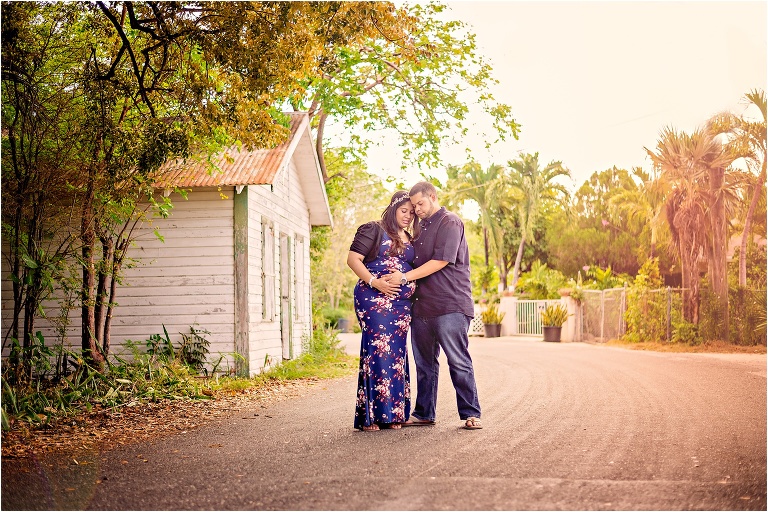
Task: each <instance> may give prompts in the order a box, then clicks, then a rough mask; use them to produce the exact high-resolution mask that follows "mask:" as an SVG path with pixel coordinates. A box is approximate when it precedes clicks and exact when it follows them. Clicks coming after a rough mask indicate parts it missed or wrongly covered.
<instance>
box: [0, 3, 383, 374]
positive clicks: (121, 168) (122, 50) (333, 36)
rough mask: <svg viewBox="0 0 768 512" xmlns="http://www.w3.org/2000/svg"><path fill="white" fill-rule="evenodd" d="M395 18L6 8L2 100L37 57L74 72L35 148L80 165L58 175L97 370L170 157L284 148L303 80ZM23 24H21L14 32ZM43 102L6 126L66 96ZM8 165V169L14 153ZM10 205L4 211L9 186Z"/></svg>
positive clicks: (344, 11)
mask: <svg viewBox="0 0 768 512" xmlns="http://www.w3.org/2000/svg"><path fill="white" fill-rule="evenodd" d="M62 11H64V12H65V15H62V14H61V12H62ZM396 12H397V11H396V10H395V9H394V7H393V6H392V5H391V4H385V3H379V2H359V3H358V2H328V3H326V2H313V3H310V2H111V3H106V2H95V3H72V4H65V5H59V4H56V3H32V2H25V3H20V4H19V5H18V7H17V6H15V5H14V4H13V3H5V4H3V10H2V16H3V91H4V92H5V90H6V84H7V83H8V82H6V77H8V80H16V81H17V83H19V84H22V85H25V84H24V82H23V80H25V79H26V76H25V75H24V73H23V72H22V73H19V72H18V70H24V69H27V68H28V67H29V66H27V68H25V63H24V62H23V61H22V59H23V58H26V57H25V55H27V56H29V55H31V56H32V57H33V58H31V59H29V60H30V61H31V62H32V63H35V64H36V63H37V60H35V59H46V58H48V59H49V60H48V61H45V62H44V66H42V67H43V68H45V69H48V68H51V67H54V66H58V67H59V68H60V69H61V70H63V72H62V73H59V74H53V73H50V72H48V73H47V75H45V76H48V77H55V78H56V79H57V80H59V82H55V83H44V84H42V85H43V86H44V87H48V88H49V89H57V88H58V92H60V93H63V97H64V98H67V99H69V100H70V102H71V109H70V110H69V111H68V115H69V116H70V117H69V118H68V119H67V121H68V123H59V124H52V123H51V122H50V119H49V118H48V117H44V118H40V117H38V120H39V121H38V124H39V125H40V126H41V128H35V129H34V130H31V131H28V133H31V134H32V135H31V136H34V137H37V138H38V139H39V140H36V141H34V142H33V143H31V144H26V147H28V148H31V147H48V146H52V145H55V143H57V142H58V143H60V144H62V145H63V146H66V147H65V148H64V149H66V150H71V154H70V156H69V159H68V160H66V159H65V160H63V161H67V162H70V163H71V165H70V167H69V169H71V170H72V174H71V176H70V175H67V174H66V173H60V174H58V175H59V176H62V177H64V176H66V181H67V186H69V187H71V190H70V191H69V195H68V197H71V198H72V203H71V205H72V206H73V207H75V208H77V212H78V214H77V215H76V217H75V218H77V219H78V222H77V223H78V226H79V234H78V237H79V239H80V248H81V249H80V252H81V253H80V255H79V257H80V260H81V265H82V290H81V304H82V308H81V315H82V326H83V327H82V336H81V338H82V340H81V345H82V350H83V354H84V355H85V356H86V358H87V359H89V360H90V361H91V362H93V363H95V364H96V365H97V366H98V365H100V364H101V363H103V361H104V349H107V350H108V343H107V344H106V345H105V341H106V340H105V339H104V338H105V337H107V336H108V332H109V329H108V322H109V318H110V315H109V307H110V306H109V304H111V302H112V301H111V299H110V293H109V292H108V290H113V289H114V288H113V286H112V284H114V282H115V281H114V279H116V278H117V277H118V276H117V275H115V272H119V268H120V258H121V255H122V254H124V253H122V252H121V247H124V246H125V244H126V243H130V233H129V232H128V231H126V230H125V229H124V228H125V227H126V225H128V226H130V225H134V224H135V223H136V222H139V221H142V220H143V219H145V218H146V217H143V215H144V212H143V210H142V209H140V208H138V205H139V204H140V203H141V202H143V201H146V200H149V201H150V202H151V201H152V199H153V196H152V195H149V194H151V192H152V190H151V185H152V183H153V182H154V180H155V178H156V177H157V174H156V173H157V170H158V168H159V167H160V165H161V164H162V163H163V162H164V161H166V160H167V159H169V158H170V157H185V156H187V155H196V154H200V155H202V158H203V159H205V158H207V157H208V156H209V155H211V154H213V153H215V152H217V151H218V150H220V149H222V148H223V147H226V146H230V145H232V144H243V145H245V146H246V147H249V148H252V147H271V146H273V145H275V144H278V143H280V142H282V140H284V138H285V137H286V136H287V134H288V129H287V118H286V117H285V116H282V115H281V114H280V113H279V106H280V105H284V104H285V102H286V101H288V100H289V99H290V97H291V96H292V95H294V94H295V92H296V90H297V87H298V86H300V85H301V83H306V81H307V80H308V79H312V78H319V77H321V76H322V68H323V66H324V65H325V64H326V63H328V62H330V61H332V60H333V59H334V58H335V55H337V53H338V52H339V51H340V48H345V47H356V46H359V45H360V42H361V41H363V40H365V39H368V38H370V37H372V36H373V35H374V33H379V32H380V30H382V28H381V27H386V26H388V25H389V24H391V23H393V19H394V18H393V16H394V14H395V13H396ZM14 13H18V19H19V20H21V21H20V22H18V23H16V24H11V23H10V21H11V20H12V17H11V16H12V15H14ZM7 22H8V23H7ZM24 23H26V24H27V25H28V28H29V30H27V31H26V32H24V31H23V29H24V26H23V25H24ZM13 31H16V32H19V33H21V32H23V33H24V34H26V35H25V37H27V39H22V38H19V37H15V36H14V32H13ZM29 39H31V40H32V43H34V44H33V45H32V46H34V45H37V47H40V48H45V47H46V45H51V44H53V47H54V48H62V49H63V50H62V51H59V52H58V53H55V54H54V53H51V52H49V53H47V54H46V53H44V52H43V53H40V52H38V53H34V52H28V54H25V53H24V52H25V51H26V48H27V47H28V45H29ZM28 64H29V63H27V65H28ZM40 76H41V77H42V76H43V75H40ZM48 80H50V78H49V79H48ZM25 86H26V85H25ZM40 90H43V88H41V89H40ZM27 96H30V95H27ZM30 97H31V96H30ZM4 99H5V98H4ZM35 99H36V100H45V102H47V103H46V104H45V105H42V108H41V105H40V104H32V103H30V102H26V103H24V102H17V106H18V107H19V110H18V112H12V111H11V110H8V109H5V108H4V111H3V115H4V119H3V120H4V125H5V121H6V117H5V116H6V114H7V115H10V116H14V115H15V116H17V117H18V119H31V118H32V117H35V116H36V115H39V114H40V113H42V112H49V111H51V110H52V108H53V107H51V105H52V103H51V102H53V101H55V100H56V96H55V95H53V94H44V95H42V96H39V97H36V98H35ZM4 107H5V105H4ZM57 127H59V128H60V127H64V128H66V129H68V130H69V131H67V132H64V131H62V130H61V129H58V130H57V129H56V128H57ZM9 133H10V132H9ZM16 133H18V130H17V132H16ZM16 140H18V138H17V139H16ZM3 142H4V144H6V142H7V143H9V144H10V136H9V138H8V140H6V138H5V134H4V141H3ZM17 146H18V144H17ZM17 154H20V153H17ZM3 156H4V162H3V163H4V165H3V169H4V171H5V163H6V161H5V152H4V154H3ZM50 160H51V161H56V159H50ZM25 165H26V164H25ZM33 167H34V166H32V165H27V166H26V169H27V170H30V169H32V168H33ZM62 167H63V166H62ZM19 168H21V167H17V169H19ZM54 170H56V171H58V170H61V169H54ZM212 171H214V169H212ZM24 183H26V184H33V185H34V186H37V187H38V188H40V186H41V185H43V184H42V183H40V182H37V181H36V180H28V181H26V182H24ZM46 185H47V184H46ZM25 186H26V185H25ZM10 190H12V189H10ZM25 190H26V189H25ZM37 197H39V194H32V193H19V194H16V196H15V199H16V200H17V203H13V202H9V205H10V204H18V205H20V206H21V208H22V209H24V211H27V209H26V208H27V207H28V209H30V210H35V209H36V208H39V204H40V203H39V202H37V203H36V202H35V201H36V199H35V198H37ZM3 199H4V201H3V203H4V206H5V202H6V200H7V195H6V188H5V187H4V188H3ZM157 206H158V208H159V209H158V211H159V212H162V210H163V208H167V206H168V205H167V204H165V203H164V202H162V201H159V202H158V203H157ZM4 213H5V208H4ZM37 218H41V217H40V216H39V215H38V216H37ZM9 219H10V218H9ZM4 222H5V219H4ZM6 225H8V226H17V227H18V228H23V229H22V231H21V232H19V233H18V238H17V240H18V241H20V243H19V244H16V245H15V248H16V249H17V250H18V251H20V250H21V249H20V248H21V247H22V245H24V244H27V241H28V240H30V238H29V236H28V235H29V234H30V233H31V234H33V238H34V236H36V235H35V234H34V227H35V226H34V225H31V224H29V223H26V224H25V223H20V222H15V223H14V222H7V223H6ZM25 230H29V233H28V232H27V231H25ZM126 236H127V238H126ZM99 247H101V251H99ZM19 254H21V253H19ZM100 254H101V256H100ZM115 257H117V259H115ZM16 261H23V258H20V257H16ZM12 267H13V266H12ZM13 268H14V270H15V271H18V272H17V274H14V276H15V277H14V278H15V279H21V277H22V275H23V273H24V272H27V271H26V270H23V269H22V268H21V266H20V265H16V267H13ZM29 268H31V267H29ZM27 275H31V276H33V277H34V275H36V273H35V272H32V273H29V272H27ZM110 278H111V279H113V281H112V282H111V284H110V283H109V279H110ZM28 290H29V291H32V289H31V288H30V289H28ZM16 295H17V296H20V295H19V294H16ZM29 297H32V298H33V299H34V300H37V299H35V298H34V297H33V294H30V295H29ZM28 316H30V318H32V317H33V315H28ZM102 320H103V322H107V323H101V321H102ZM99 336H101V337H102V339H99Z"/></svg>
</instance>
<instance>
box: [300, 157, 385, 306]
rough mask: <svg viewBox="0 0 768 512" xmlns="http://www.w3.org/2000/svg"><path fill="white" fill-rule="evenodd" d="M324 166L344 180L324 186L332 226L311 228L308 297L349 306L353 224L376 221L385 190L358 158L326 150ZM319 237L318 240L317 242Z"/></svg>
mask: <svg viewBox="0 0 768 512" xmlns="http://www.w3.org/2000/svg"><path fill="white" fill-rule="evenodd" d="M326 162H327V164H328V169H329V170H330V171H331V172H333V173H342V174H343V175H344V176H345V177H346V179H344V180H331V181H330V182H328V184H327V185H326V188H327V190H328V202H329V203H330V207H331V215H332V216H333V229H332V230H331V229H329V228H327V227H320V228H318V227H315V228H313V229H312V239H311V244H312V245H313V246H314V250H313V255H312V262H311V265H312V268H311V271H312V296H313V297H314V300H315V301H316V302H319V303H324V304H328V306H330V307H331V308H334V309H335V308H338V307H340V306H344V305H347V306H348V305H349V304H350V302H351V301H350V300H349V299H351V297H352V291H353V289H354V286H355V282H356V281H357V276H355V274H354V272H352V271H351V270H350V269H349V267H348V266H347V254H348V252H349V246H350V244H351V243H352V240H353V239H354V236H355V231H356V230H357V227H358V226H359V225H361V224H363V223H365V222H369V221H372V220H378V219H380V218H381V212H382V211H383V210H384V208H385V207H386V206H387V204H388V202H387V201H388V200H389V197H388V193H387V192H386V190H385V189H384V187H383V186H382V184H381V182H380V181H379V180H377V178H376V177H375V176H372V175H371V174H369V173H367V172H366V171H365V169H364V167H363V164H362V162H360V161H359V160H354V159H352V160H350V159H349V157H348V156H346V157H345V156H343V155H341V154H340V153H339V152H336V151H333V150H327V151H326ZM320 238H322V240H323V241H322V242H320Z"/></svg>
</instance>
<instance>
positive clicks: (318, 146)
mask: <svg viewBox="0 0 768 512" xmlns="http://www.w3.org/2000/svg"><path fill="white" fill-rule="evenodd" d="M319 112H320V118H319V119H318V121H317V135H316V140H315V151H316V152H317V161H318V163H319V164H320V170H321V171H322V172H323V183H327V182H328V180H329V179H330V178H329V177H328V169H327V168H326V166H325V157H324V156H323V131H324V130H325V120H326V119H328V114H326V113H325V111H324V110H323V109H320V110H319Z"/></svg>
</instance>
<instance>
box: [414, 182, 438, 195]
mask: <svg viewBox="0 0 768 512" xmlns="http://www.w3.org/2000/svg"><path fill="white" fill-rule="evenodd" d="M416 194H421V195H424V196H428V195H433V196H435V197H437V189H436V188H435V186H434V185H433V184H431V183H430V182H428V181H420V182H418V183H417V184H415V185H414V186H412V187H411V191H410V192H409V193H408V195H409V196H411V197H413V196H415V195H416Z"/></svg>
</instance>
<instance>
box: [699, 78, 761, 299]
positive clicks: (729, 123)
mask: <svg viewBox="0 0 768 512" xmlns="http://www.w3.org/2000/svg"><path fill="white" fill-rule="evenodd" d="M745 99H746V101H747V104H748V105H752V106H755V107H757V109H758V110H759V111H760V114H761V115H762V121H761V120H758V121H754V120H751V119H748V118H746V117H745V116H743V115H742V116H736V115H734V114H732V113H730V112H725V113H722V114H719V115H716V116H714V117H713V118H712V119H711V120H710V123H709V124H710V127H711V129H713V130H715V131H716V132H718V133H726V134H728V135H729V136H730V137H731V138H730V140H729V141H728V142H727V143H726V147H727V149H728V150H729V151H731V153H732V156H733V157H734V159H738V158H743V159H744V160H745V161H746V163H747V167H748V168H749V170H750V171H751V172H752V173H753V174H757V176H756V177H754V178H753V179H752V180H750V181H751V182H752V183H751V187H748V192H747V195H746V196H747V197H749V196H750V195H751V198H750V200H749V207H748V208H747V210H746V212H745V214H744V229H743V231H742V236H741V247H740V251H739V286H740V287H742V288H744V287H746V285H747V244H748V243H749V241H750V239H751V237H752V224H753V219H754V215H755V210H756V209H757V204H758V202H759V201H760V198H761V197H764V196H765V194H764V192H763V187H765V182H766V154H767V153H768V151H767V148H766V120H767V119H768V113H767V112H766V99H765V91H762V90H759V89H753V90H752V91H750V92H748V93H747V94H746V95H745ZM749 188H751V190H749ZM745 199H746V197H745Z"/></svg>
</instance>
